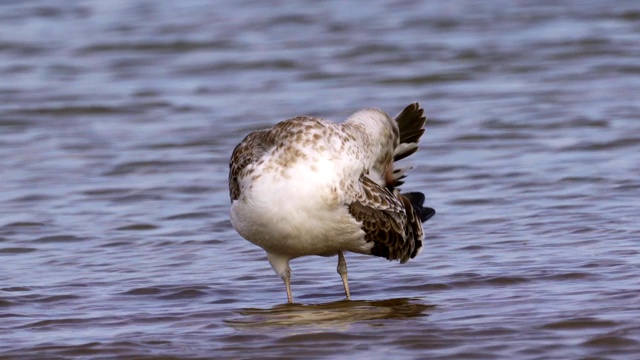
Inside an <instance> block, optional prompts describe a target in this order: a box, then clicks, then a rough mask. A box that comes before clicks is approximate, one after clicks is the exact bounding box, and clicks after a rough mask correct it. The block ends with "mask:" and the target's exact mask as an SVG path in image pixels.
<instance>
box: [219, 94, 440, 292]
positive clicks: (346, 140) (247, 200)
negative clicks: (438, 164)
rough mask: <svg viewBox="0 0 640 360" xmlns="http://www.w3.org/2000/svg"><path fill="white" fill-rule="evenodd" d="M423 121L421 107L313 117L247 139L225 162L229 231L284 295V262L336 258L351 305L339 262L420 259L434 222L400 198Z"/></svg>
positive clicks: (407, 196) (428, 211) (416, 199)
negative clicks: (254, 253)
mask: <svg viewBox="0 0 640 360" xmlns="http://www.w3.org/2000/svg"><path fill="white" fill-rule="evenodd" d="M425 122H426V118H425V117H424V111H423V109H422V108H421V107H420V105H419V104H418V103H413V104H410V105H409V106H407V107H406V108H405V109H404V110H403V111H402V112H400V113H399V114H398V115H397V116H396V117H395V118H394V119H392V118H391V117H390V116H389V115H388V114H387V113H386V112H384V111H382V110H379V109H374V108H368V109H362V110H359V111H357V112H355V113H354V114H352V115H351V116H350V117H349V118H347V119H346V120H345V121H344V122H343V123H335V122H332V121H329V120H326V119H321V118H317V117H312V116H298V117H295V118H292V119H288V120H284V121H282V122H280V123H278V124H277V125H275V126H273V127H272V128H270V129H266V130H261V131H255V132H252V133H250V134H249V135H247V136H246V137H245V138H244V140H242V142H240V144H238V145H237V146H236V147H235V149H234V150H233V154H232V156H231V160H230V162H229V195H230V197H231V215H230V217H231V224H232V225H233V227H234V228H235V229H236V231H237V232H238V233H239V234H240V235H241V236H242V237H243V238H245V239H246V240H248V241H250V242H251V243H253V244H255V245H257V246H259V247H261V248H262V249H264V251H265V252H266V255H267V259H268V260H269V263H270V264H271V267H272V268H273V270H274V271H275V272H276V274H277V275H279V276H280V277H281V278H282V280H283V281H284V285H285V288H286V291H287V301H288V302H289V303H293V296H292V294H291V268H290V267H289V261H290V260H292V259H295V258H299V257H302V256H308V255H319V256H336V255H337V256H338V266H337V271H338V274H340V277H341V278H342V284H343V286H344V292H345V295H346V299H347V300H350V299H351V294H350V291H349V284H348V278H347V263H346V260H345V257H344V252H352V253H358V254H367V255H373V256H379V257H383V258H386V259H388V260H399V261H400V262H401V263H405V262H407V261H408V260H409V259H412V258H414V257H416V256H417V255H418V254H419V253H420V252H421V250H422V243H423V240H424V233H423V229H422V223H423V222H425V221H426V220H428V219H429V218H430V217H431V216H433V215H434V214H435V210H434V209H432V208H429V207H425V206H423V204H424V200H425V196H424V195H423V194H422V193H419V192H408V193H401V192H400V190H399V188H398V187H399V186H400V185H402V184H403V183H404V179H405V177H406V172H407V170H409V169H410V168H407V167H399V166H396V165H397V161H399V160H402V159H404V158H406V157H407V156H409V155H411V154H413V153H415V152H416V151H417V150H418V141H419V140H420V137H421V136H422V134H423V133H424V125H425Z"/></svg>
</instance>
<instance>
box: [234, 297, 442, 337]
mask: <svg viewBox="0 0 640 360" xmlns="http://www.w3.org/2000/svg"><path fill="white" fill-rule="evenodd" d="M435 307H436V306H435V305H430V304H424V303H422V302H421V300H419V299H411V298H397V299H388V300H353V301H347V300H341V301H335V302H330V303H324V304H311V305H303V304H283V305H277V306H274V307H272V308H269V309H256V308H247V309H243V310H240V311H238V312H237V313H238V314H240V315H241V317H240V318H235V319H229V320H225V323H227V324H228V325H230V326H231V327H233V328H235V329H238V330H240V329H255V328H270V327H272V328H278V327H304V326H313V327H322V328H326V327H343V326H348V325H351V324H353V323H355V322H360V321H372V320H402V319H410V318H416V317H421V316H428V315H429V313H428V310H431V309H434V308H435Z"/></svg>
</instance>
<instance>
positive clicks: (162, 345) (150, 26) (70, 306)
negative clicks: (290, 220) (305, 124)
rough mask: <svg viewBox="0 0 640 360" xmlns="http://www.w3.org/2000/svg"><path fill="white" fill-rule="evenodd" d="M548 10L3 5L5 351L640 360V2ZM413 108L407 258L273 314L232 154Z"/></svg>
mask: <svg viewBox="0 0 640 360" xmlns="http://www.w3.org/2000/svg"><path fill="white" fill-rule="evenodd" d="M554 4H555V5H549V4H545V5H541V4H537V3H536V2H527V1H512V2H506V1H504V2H503V1H495V2H484V3H480V2H475V1H448V2H442V3H438V2H419V1H412V0H409V1H374V2H366V3H364V2H362V3H358V5H356V4H355V3H351V5H348V4H347V2H340V1H328V2H322V3H321V4H320V3H316V2H311V1H308V2H299V3H297V5H287V6H286V7H285V6H284V5H277V4H269V3H267V2H262V1H248V2H243V3H242V4H241V3H237V2H235V1H220V2H216V5H212V4H211V3H209V2H205V1H185V2H174V3H173V4H169V3H166V2H163V3H161V2H151V1H109V2H106V1H102V2H100V1H77V2H59V1H23V2H4V3H0V78H1V79H2V81H1V82H0V169H2V170H1V173H0V261H1V262H0V339H1V340H0V356H1V357H3V358H20V359H23V358H47V359H52V358H69V357H83V358H105V357H121V358H154V357H169V358H250V357H260V358H287V357H292V358H303V357H304V358H311V357H345V358H346V357H348V358H382V357H384V358H387V357H389V356H393V358H434V359H435V358H443V359H444V358H450V359H465V358H469V359H484V358H508V359H515V358H517V359H540V358H563V359H568V358H587V357H591V358H619V359H630V358H634V357H637V356H638V354H639V353H640V320H639V319H640V277H638V274H639V270H640V246H639V245H640V227H639V226H638V214H640V206H639V205H638V199H640V180H639V179H640V156H638V154H640V116H639V114H640V98H639V96H638V94H640V60H638V59H640V5H638V3H637V2H634V1H618V2H615V4H614V3H613V2H604V1H582V2H555V3H554ZM412 101H420V102H421V103H422V105H423V106H424V108H425V110H426V114H427V116H428V118H429V120H428V124H427V127H428V129H427V133H426V134H425V136H424V137H423V146H422V149H421V151H420V152H419V153H418V154H417V155H414V156H412V159H410V162H411V163H413V165H415V169H414V171H413V172H412V173H411V174H410V176H409V178H408V179H407V184H406V189H408V190H421V191H424V192H425V193H426V195H427V202H428V205H429V206H432V207H434V208H436V209H437V211H438V214H437V215H436V216H435V217H434V218H433V219H432V220H430V221H429V222H428V223H427V226H426V236H427V241H426V247H425V251H424V252H423V253H422V255H421V256H420V257H419V258H417V259H415V260H414V261H411V262H409V263H407V264H405V265H400V264H398V263H389V262H387V261H385V260H384V259H379V258H372V257H365V256H360V255H353V254H348V255H347V261H348V264H349V277H350V285H351V290H352V295H353V298H354V301H352V302H346V301H344V300H343V293H342V285H341V282H340V278H339V276H338V275H337V274H336V271H335V267H336V264H337V259H336V258H329V259H327V258H304V259H297V260H294V261H293V262H292V268H293V270H294V275H293V294H294V298H295V300H296V302H297V304H294V305H285V304H283V303H284V302H285V301H286V296H285V292H284V287H283V285H282V283H281V281H280V279H279V278H277V276H276V275H275V274H274V273H273V272H272V270H271V268H270V267H269V264H268V262H267V261H266V258H265V256H264V253H263V252H262V251H261V250H260V249H259V248H256V247H254V246H253V245H251V244H249V243H248V242H246V241H244V240H242V239H241V238H240V237H239V235H237V234H236V233H235V231H234V230H233V229H232V227H231V224H230V222H229V219H228V208H229V198H228V193H227V171H228V165H227V161H228V158H229V156H230V153H231V151H232V149H233V147H234V146H235V144H237V143H238V142H239V141H240V140H241V139H242V137H243V136H244V135H245V134H246V133H248V132H249V131H252V130H255V129H259V128H264V127H266V126H270V125H272V124H274V123H275V122H277V121H280V120H283V119H286V118H289V117H292V116H295V115H300V114H309V115H318V116H324V117H327V118H331V119H335V120H341V119H344V118H346V117H347V116H348V115H349V114H350V113H351V112H353V111H355V110H357V109H359V108H363V107H372V106H375V107H380V108H383V109H385V110H387V111H388V112H389V113H391V114H395V113H397V112H398V111H400V110H401V109H402V108H403V107H404V106H405V105H407V104H408V103H410V102H412Z"/></svg>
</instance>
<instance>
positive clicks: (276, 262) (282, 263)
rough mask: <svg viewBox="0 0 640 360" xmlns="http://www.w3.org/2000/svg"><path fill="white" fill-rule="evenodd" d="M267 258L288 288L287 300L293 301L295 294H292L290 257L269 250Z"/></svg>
mask: <svg viewBox="0 0 640 360" xmlns="http://www.w3.org/2000/svg"><path fill="white" fill-rule="evenodd" d="M267 259H269V264H271V267H272V268H273V271H275V272H276V274H278V275H280V278H282V281H284V286H285V287H286V288H287V301H288V302H289V304H291V303H293V296H292V295H291V268H290V267H289V260H290V259H289V258H288V257H286V256H282V255H278V254H274V253H270V252H267Z"/></svg>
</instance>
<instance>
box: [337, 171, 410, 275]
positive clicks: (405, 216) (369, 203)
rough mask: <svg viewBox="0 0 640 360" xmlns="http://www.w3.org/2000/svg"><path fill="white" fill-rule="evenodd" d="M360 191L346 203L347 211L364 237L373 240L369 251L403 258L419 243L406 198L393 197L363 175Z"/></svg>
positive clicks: (368, 240)
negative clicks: (359, 224) (357, 223)
mask: <svg viewBox="0 0 640 360" xmlns="http://www.w3.org/2000/svg"><path fill="white" fill-rule="evenodd" d="M361 189H362V190H361V191H359V192H358V194H357V195H356V197H355V199H353V201H352V202H351V203H349V204H348V208H349V213H350V214H351V216H353V217H354V218H355V220H356V221H358V222H360V223H361V224H362V225H361V228H362V230H363V231H364V232H365V240H366V241H367V242H373V247H372V249H371V255H375V256H381V257H384V258H386V259H388V260H400V262H402V263H404V262H407V261H408V260H409V259H410V258H413V257H414V256H415V255H417V252H418V249H419V248H420V247H421V246H422V239H423V236H422V223H421V222H420V219H419V218H418V217H417V216H416V214H415V213H414V210H413V207H412V206H411V202H410V201H409V199H407V198H404V197H402V196H401V195H400V197H396V196H395V195H394V194H393V193H391V192H390V191H389V190H387V189H386V188H384V187H382V186H380V185H378V184H376V183H375V182H374V181H373V180H371V179H369V178H368V177H366V176H363V177H362V178H361Z"/></svg>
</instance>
